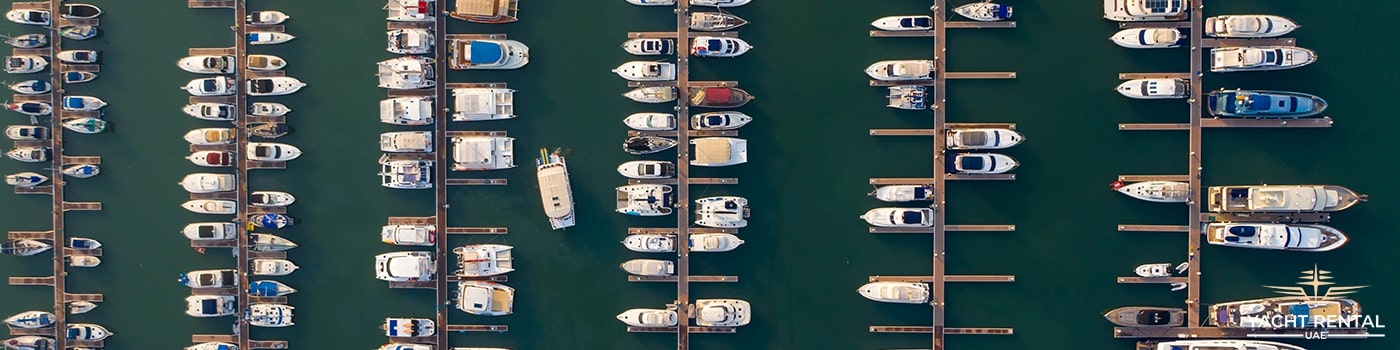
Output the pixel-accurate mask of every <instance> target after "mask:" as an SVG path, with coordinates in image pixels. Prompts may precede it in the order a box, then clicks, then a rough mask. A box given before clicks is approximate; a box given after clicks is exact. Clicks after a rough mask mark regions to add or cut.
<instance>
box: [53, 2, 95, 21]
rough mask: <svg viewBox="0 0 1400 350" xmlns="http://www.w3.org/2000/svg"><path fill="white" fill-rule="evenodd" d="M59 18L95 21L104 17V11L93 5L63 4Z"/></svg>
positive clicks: (59, 11)
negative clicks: (94, 19)
mask: <svg viewBox="0 0 1400 350" xmlns="http://www.w3.org/2000/svg"><path fill="white" fill-rule="evenodd" d="M58 16H59V17H63V18H68V19H93V18H97V17H99V16H102V9H101V8H98V7H97V6H95V5H92V4H62V5H61V6H60V7H59V8H58Z"/></svg>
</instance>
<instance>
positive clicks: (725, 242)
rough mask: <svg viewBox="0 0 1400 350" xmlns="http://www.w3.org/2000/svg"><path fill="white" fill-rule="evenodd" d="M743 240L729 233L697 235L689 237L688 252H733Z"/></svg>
mask: <svg viewBox="0 0 1400 350" xmlns="http://www.w3.org/2000/svg"><path fill="white" fill-rule="evenodd" d="M741 244H744V240H742V239H739V236H735V235H734V234H730V233H697V234H692V235H690V251H691V252H694V253H721V252H727V251H731V250H734V248H738V247H739V245H741Z"/></svg>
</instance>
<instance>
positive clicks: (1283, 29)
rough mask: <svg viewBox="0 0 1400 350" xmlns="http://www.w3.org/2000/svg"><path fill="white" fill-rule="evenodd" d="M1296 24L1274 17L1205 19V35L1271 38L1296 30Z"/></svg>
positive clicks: (1246, 16)
mask: <svg viewBox="0 0 1400 350" xmlns="http://www.w3.org/2000/svg"><path fill="white" fill-rule="evenodd" d="M1298 27H1299V26H1298V23H1296V22H1293V20H1291V19H1288V18H1284V17H1281V16H1275V15H1225V16H1215V17H1207V18H1206V21H1205V34H1206V35H1209V36H1214V37H1221V38H1272V37H1278V36H1283V35H1284V34H1288V33H1289V32H1292V31H1293V30H1294V29H1298Z"/></svg>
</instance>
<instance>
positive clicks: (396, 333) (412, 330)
mask: <svg viewBox="0 0 1400 350" xmlns="http://www.w3.org/2000/svg"><path fill="white" fill-rule="evenodd" d="M379 328H380V329H383V330H384V335H385V336H387V337H390V338H412V337H431V336H433V335H434V334H437V323H435V322H433V320H430V319H426V318H400V317H388V318H385V319H384V325H382V326H379Z"/></svg>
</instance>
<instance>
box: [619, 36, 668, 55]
mask: <svg viewBox="0 0 1400 350" xmlns="http://www.w3.org/2000/svg"><path fill="white" fill-rule="evenodd" d="M622 50H623V51H627V53H630V54H633V55H637V56H670V55H674V54H675V53H676V40H675V39H628V40H627V41H624V42H622Z"/></svg>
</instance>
